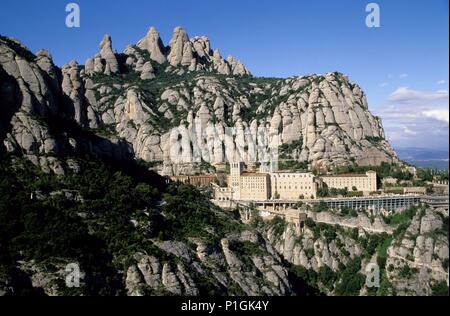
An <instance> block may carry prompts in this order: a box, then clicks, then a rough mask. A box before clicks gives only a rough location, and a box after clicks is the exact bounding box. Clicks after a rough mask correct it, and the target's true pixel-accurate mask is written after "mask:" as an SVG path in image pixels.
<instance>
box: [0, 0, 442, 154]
mask: <svg viewBox="0 0 450 316" xmlns="http://www.w3.org/2000/svg"><path fill="white" fill-rule="evenodd" d="M69 2H71V1H66V0H40V1H34V0H28V1H26V0H16V1H11V0H9V1H2V3H1V5H0V34H2V35H7V36H11V37H15V38H17V39H19V40H21V41H22V42H23V43H24V44H25V45H26V46H28V47H29V48H30V49H31V50H32V51H34V52H35V51H37V50H38V49H40V48H46V49H48V50H49V51H50V52H51V53H52V55H53V58H54V60H55V63H56V64H58V65H63V64H64V63H67V62H68V61H70V60H71V59H75V60H77V61H78V62H80V63H84V61H85V60H86V59H87V58H88V57H91V56H93V55H94V54H95V53H96V52H97V51H98V43H99V42H100V41H101V38H102V36H103V35H104V34H105V33H109V34H110V35H111V36H112V38H113V45H114V48H115V49H117V50H118V51H122V50H123V49H124V48H125V47H126V46H127V45H128V44H131V43H136V42H137V41H138V40H139V39H140V38H142V37H143V36H144V35H145V33H146V31H147V29H148V27H149V26H155V27H156V28H157V30H158V31H159V32H160V34H161V37H162V39H163V41H164V43H165V44H166V45H168V43H169V41H170V38H171V35H172V30H173V28H174V27H175V26H183V27H184V28H185V29H186V30H187V32H188V34H189V35H190V36H195V35H207V36H208V37H209V38H210V39H211V41H212V46H213V47H214V48H219V49H220V50H221V53H222V55H224V56H226V55H228V54H232V55H234V56H236V57H237V58H238V59H240V60H241V61H243V62H244V63H245V64H246V65H247V67H248V68H249V69H250V70H251V71H252V72H253V74H255V75H258V76H277V77H287V76H291V75H304V74H311V73H326V72H329V71H340V72H343V73H345V74H347V75H348V76H349V77H350V79H352V80H353V81H355V82H357V83H358V84H359V85H361V87H362V88H363V89H364V90H365V92H366V94H367V96H368V100H369V108H370V110H371V111H372V112H373V113H375V114H377V115H380V116H381V117H382V118H383V121H384V125H385V129H386V132H387V135H388V138H389V140H390V141H391V142H392V144H393V145H394V146H396V147H408V146H414V147H430V148H442V147H444V148H446V149H447V148H448V137H449V136H448V129H449V123H448V120H449V119H448V99H449V98H448V81H449V73H448V68H449V64H448V59H449V41H448V36H449V34H448V3H449V2H448V0H427V1H426V0H388V1H384V0H383V1H377V0H372V1H362V0H341V1H330V0H315V1H306V0H305V1H299V0H291V1H287V0H285V1H283V0H278V1H275V0H272V1H269V0H239V1H238V0H227V1H224V0H209V1H206V0H198V1H183V0H171V1H148V0H147V1H144V0H128V1H111V0H78V1H73V2H76V3H78V4H79V5H80V8H81V27H80V28H78V29H69V28H67V27H66V26H65V18H66V14H67V13H66V12H65V6H66V5H67V4H68V3H69ZM369 2H376V3H378V4H379V6H380V9H381V27H380V28H367V27H366V25H365V18H366V15H367V13H366V12H365V7H366V5H367V4H368V3H369Z"/></svg>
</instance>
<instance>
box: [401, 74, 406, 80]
mask: <svg viewBox="0 0 450 316" xmlns="http://www.w3.org/2000/svg"><path fill="white" fill-rule="evenodd" d="M399 78H402V79H403V78H408V74H401V75H399Z"/></svg>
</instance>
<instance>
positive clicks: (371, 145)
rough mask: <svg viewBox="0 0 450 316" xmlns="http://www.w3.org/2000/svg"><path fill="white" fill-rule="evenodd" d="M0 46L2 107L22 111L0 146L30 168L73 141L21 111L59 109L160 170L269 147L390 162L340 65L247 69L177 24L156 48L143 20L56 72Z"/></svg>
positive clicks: (248, 158)
mask: <svg viewBox="0 0 450 316" xmlns="http://www.w3.org/2000/svg"><path fill="white" fill-rule="evenodd" d="M12 43H14V44H12ZM0 46H1V47H0V49H1V55H2V59H1V60H0V70H1V72H2V73H3V74H4V75H3V76H2V78H5V79H2V82H5V84H6V83H8V84H9V85H11V86H14V88H15V89H17V91H16V93H15V94H11V93H10V92H11V90H6V89H3V90H4V92H2V93H3V96H2V99H3V100H5V101H4V102H7V103H8V104H11V106H9V107H10V108H14V107H17V104H19V103H20V104H21V106H20V110H21V112H22V114H20V115H19V114H16V115H13V117H11V118H10V119H9V121H8V122H5V124H8V123H10V122H13V124H12V126H13V129H12V130H11V131H10V132H9V133H8V134H9V135H8V136H7V137H3V138H4V140H3V143H4V145H5V146H6V148H7V150H8V151H14V150H23V151H25V152H27V153H28V154H29V155H30V156H34V157H37V159H33V160H34V161H35V162H36V163H40V162H38V160H39V159H44V158H42V156H44V155H46V156H50V159H48V158H45V162H42V163H40V164H41V165H43V166H44V165H47V166H48V167H47V168H50V169H52V170H54V171H55V170H58V172H62V171H61V170H63V169H64V168H65V166H63V163H62V165H61V163H58V162H56V161H54V160H53V159H52V158H51V155H53V154H54V153H56V154H57V153H58V151H61V150H67V148H66V147H70V146H71V145H74V144H75V141H74V140H73V139H72V140H66V144H61V140H60V139H58V140H56V138H55V135H51V133H50V132H49V131H48V130H47V127H46V126H45V124H44V125H43V124H41V123H40V122H37V121H36V120H34V118H32V117H31V118H30V117H29V116H33V115H34V114H37V115H41V116H42V115H44V116H45V115H58V116H61V114H62V115H63V116H64V117H65V118H67V119H68V120H73V121H74V122H76V124H77V125H78V126H79V127H80V128H82V129H88V130H90V131H92V132H94V133H95V134H96V135H98V136H100V137H101V138H103V139H104V141H102V143H108V142H112V143H113V144H118V143H121V145H120V146H118V147H120V148H121V149H120V150H119V151H120V152H125V153H132V154H133V155H134V156H135V157H136V159H142V160H144V161H147V162H151V163H154V164H156V165H157V166H158V170H159V172H160V173H162V174H167V175H171V174H178V173H194V172H196V171H197V169H196V167H197V166H198V164H200V163H202V162H203V163H208V164H211V165H215V164H220V163H225V162H227V161H231V160H235V159H241V160H243V161H244V162H246V163H247V164H250V165H251V164H254V163H255V162H256V161H261V160H262V159H263V156H265V155H267V152H268V151H270V149H273V148H275V147H276V148H282V149H283V150H282V151H281V154H282V155H283V158H285V159H289V160H293V161H296V162H298V163H302V164H303V165H308V166H309V167H311V168H330V167H332V166H338V165H350V164H358V165H378V164H380V163H381V162H398V158H397V156H396V154H395V152H394V151H393V149H392V147H391V146H390V145H389V143H388V142H387V141H386V140H385V134H384V131H383V128H382V124H381V120H380V119H379V118H378V117H375V116H373V115H372V114H371V113H370V112H369V108H368V104H367V100H366V97H365V94H364V92H363V91H362V90H361V88H360V87H359V86H358V85H356V84H354V83H352V82H351V81H350V80H349V79H348V78H347V77H346V76H344V75H342V74H340V73H329V74H326V75H324V76H320V75H311V76H303V77H293V78H288V79H276V78H256V77H252V76H251V75H250V73H249V72H248V70H247V69H246V68H245V66H243V65H242V64H241V63H239V62H237V61H236V59H235V58H234V57H229V58H227V59H223V58H222V57H221V56H220V53H219V52H218V51H217V50H215V51H212V49H211V44H210V42H209V40H208V39H207V38H206V37H194V38H189V37H188V35H187V34H186V32H185V31H184V30H183V29H182V28H176V29H175V30H174V34H173V38H172V40H171V41H170V45H169V46H167V47H165V46H164V44H163V43H162V40H161V38H160V37H159V35H158V33H157V31H156V30H155V29H154V28H150V29H149V32H148V34H147V35H146V36H145V37H144V38H143V39H142V40H140V41H139V42H138V43H137V44H136V45H130V46H128V47H127V48H126V49H125V50H124V52H123V53H122V54H118V53H116V52H115V51H114V49H113V47H112V40H111V37H110V36H108V35H105V37H104V38H103V40H102V42H101V44H100V52H99V53H98V54H97V55H96V56H95V57H93V58H91V59H88V60H87V61H86V63H85V65H84V66H82V65H79V64H78V63H77V62H75V61H72V62H70V63H69V64H67V65H65V66H63V67H62V69H59V68H58V67H56V66H55V65H54V64H53V62H52V60H51V56H50V54H49V53H48V52H45V51H41V52H39V53H38V54H37V55H36V56H35V55H33V54H31V53H30V52H28V50H27V49H26V48H25V47H23V46H22V45H21V44H20V43H17V42H13V41H11V40H8V39H6V38H2V39H1V41H0ZM21 55H22V56H21ZM25 57H26V58H25ZM5 84H3V86H5V87H6V85H5ZM6 94H8V95H6ZM22 95H23V96H24V97H22ZM11 98H14V100H11ZM19 99H21V101H20V102H19V101H18V100H19ZM16 110H17V109H16ZM30 124H31V126H30ZM273 135H279V137H278V142H277V143H273V142H272V141H273ZM67 143H68V144H69V145H68V146H67ZM125 144H126V145H125ZM89 146H91V145H89ZM89 146H88V147H89ZM279 146H280V147H279ZM72 147H73V146H72ZM125 147H127V148H125ZM110 151H111V149H110ZM112 151H113V152H111V153H110V154H111V155H114V154H117V153H116V152H114V151H115V150H112ZM119 155H122V153H119ZM58 164H60V165H61V166H57V165H58Z"/></svg>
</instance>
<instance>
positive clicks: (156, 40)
mask: <svg viewBox="0 0 450 316" xmlns="http://www.w3.org/2000/svg"><path fill="white" fill-rule="evenodd" d="M137 46H138V47H139V48H141V49H144V50H146V51H147V52H148V53H149V54H150V59H151V60H153V61H156V62H157V63H159V64H163V63H165V62H166V61H167V58H166V56H165V54H164V51H165V48H164V44H163V42H162V40H161V38H160V36H159V33H158V32H157V31H156V29H155V28H154V27H150V28H149V30H148V32H147V35H146V36H145V37H144V38H143V39H141V40H140V41H139V42H138V43H137Z"/></svg>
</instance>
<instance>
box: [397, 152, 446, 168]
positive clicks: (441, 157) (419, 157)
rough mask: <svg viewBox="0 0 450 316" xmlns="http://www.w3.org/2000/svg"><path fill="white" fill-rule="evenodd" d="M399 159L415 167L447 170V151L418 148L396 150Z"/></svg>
mask: <svg viewBox="0 0 450 316" xmlns="http://www.w3.org/2000/svg"><path fill="white" fill-rule="evenodd" d="M396 151H397V154H398V155H399V157H400V158H401V159H402V160H404V161H406V162H408V163H410V164H413V165H415V166H418V167H423V168H437V169H440V170H448V169H449V164H448V157H449V153H448V149H431V148H420V147H404V148H396Z"/></svg>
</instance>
